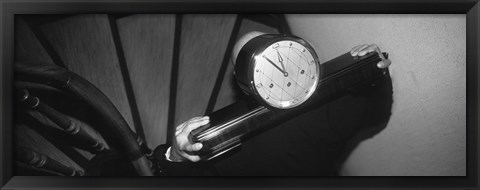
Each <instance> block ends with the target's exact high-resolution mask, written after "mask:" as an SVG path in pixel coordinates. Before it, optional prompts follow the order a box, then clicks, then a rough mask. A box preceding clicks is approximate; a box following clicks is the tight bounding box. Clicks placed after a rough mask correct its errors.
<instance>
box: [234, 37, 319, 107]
mask: <svg viewBox="0 0 480 190" xmlns="http://www.w3.org/2000/svg"><path fill="white" fill-rule="evenodd" d="M321 71H322V70H321V69H320V63H319V61H318V56H317V54H316V53H315V51H314V49H313V47H312V46H311V45H310V44H309V43H308V42H306V41H305V40H303V39H301V38H299V37H296V36H292V35H285V34H262V35H259V36H256V37H254V38H252V39H250V40H249V41H248V42H246V43H245V45H243V47H241V49H240V52H239V53H238V56H237V57H236V60H235V78H236V80H237V83H238V85H239V86H240V88H241V89H242V90H243V91H244V92H245V93H247V94H249V95H251V96H252V97H253V98H255V99H256V100H257V101H258V102H259V103H261V104H263V105H264V106H266V107H268V108H271V109H272V108H273V109H290V108H295V107H298V106H300V105H302V104H303V103H304V102H306V101H307V100H308V99H309V98H310V97H311V96H312V94H313V93H314V92H315V90H316V87H317V85H318V82H319V80H320V79H321Z"/></svg>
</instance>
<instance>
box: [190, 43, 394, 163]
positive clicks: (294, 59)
mask: <svg viewBox="0 0 480 190" xmlns="http://www.w3.org/2000/svg"><path fill="white" fill-rule="evenodd" d="M386 58H387V55H386V54H384V53H381V52H380V50H379V49H378V48H377V49H376V51H375V52H371V53H368V54H366V55H364V56H360V57H353V56H351V55H350V53H349V52H347V53H345V54H343V55H340V56H338V57H336V58H334V59H332V60H330V61H327V62H325V63H323V64H320V62H319V61H318V57H317V54H316V52H315V50H314V49H313V48H312V46H311V45H310V44H309V43H308V42H306V41H305V40H303V39H301V38H299V37H296V36H292V35H284V34H262V35H259V36H256V37H254V38H252V39H250V40H249V41H248V42H246V43H245V45H243V47H241V49H240V51H239V53H238V56H237V58H236V60H235V68H234V75H235V79H236V81H237V84H238V85H239V86H240V88H241V89H242V91H243V92H245V93H246V94H247V95H248V96H249V97H251V98H252V99H253V100H254V101H255V102H258V104H257V106H254V107H253V108H251V109H248V110H242V109H237V108H236V107H238V106H239V104H241V103H238V104H232V105H230V106H227V107H225V108H223V109H221V110H218V111H216V112H213V113H212V114H210V115H209V116H210V121H211V122H210V123H209V124H207V125H205V126H202V127H199V128H197V129H195V130H193V131H192V132H191V133H190V135H189V140H190V141H191V142H192V143H195V142H201V143H202V144H203V147H202V149H201V150H199V151H198V152H197V154H198V155H199V156H200V157H201V159H202V160H210V159H213V158H215V157H217V156H219V155H222V154H223V153H225V152H227V151H229V150H231V149H233V148H235V147H238V146H240V145H241V141H242V140H243V138H244V137H245V136H247V135H250V134H252V133H255V132H258V131H261V130H259V129H263V128H266V127H269V126H272V125H275V124H278V123H279V122H283V121H285V120H287V119H288V118H292V117H294V116H296V115H298V114H300V113H303V112H305V111H306V110H308V109H311V108H314V107H317V106H320V105H322V104H325V103H327V102H329V101H332V100H333V99H335V98H338V97H340V96H342V95H345V94H347V93H349V92H352V91H353V90H355V89H361V88H364V87H366V86H369V85H372V84H374V83H375V81H377V80H378V79H380V78H382V77H383V76H384V75H386V74H387V73H388V69H387V68H378V67H377V63H379V62H380V61H384V62H389V61H390V60H388V59H386ZM239 110H241V111H239Z"/></svg>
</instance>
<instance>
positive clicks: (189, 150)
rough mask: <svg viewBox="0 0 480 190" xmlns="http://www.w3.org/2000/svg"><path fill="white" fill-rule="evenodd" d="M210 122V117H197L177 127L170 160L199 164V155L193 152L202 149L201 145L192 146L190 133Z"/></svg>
mask: <svg viewBox="0 0 480 190" xmlns="http://www.w3.org/2000/svg"><path fill="white" fill-rule="evenodd" d="M209 122H210V118H209V117H208V116H205V117H195V118H192V119H190V120H188V121H186V122H184V123H182V124H180V125H178V126H177V129H176V132H175V140H174V142H173V144H172V147H171V149H170V160H172V161H174V162H182V161H185V160H189V161H192V162H197V161H199V160H200V157H199V156H198V155H195V154H193V152H195V151H198V150H200V149H202V144H201V143H195V144H191V143H190V141H188V135H189V134H190V132H191V131H192V130H194V129H196V128H198V127H200V126H203V125H206V124H208V123H209Z"/></svg>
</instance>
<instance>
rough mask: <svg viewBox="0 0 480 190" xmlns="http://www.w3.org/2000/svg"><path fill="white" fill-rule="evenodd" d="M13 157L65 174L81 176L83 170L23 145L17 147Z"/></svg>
mask: <svg viewBox="0 0 480 190" xmlns="http://www.w3.org/2000/svg"><path fill="white" fill-rule="evenodd" d="M15 159H16V160H17V161H20V162H23V163H26V164H28V165H30V166H32V167H34V168H39V169H44V170H47V171H52V172H55V173H58V174H61V175H65V176H83V175H84V172H83V171H80V170H76V169H75V168H73V167H70V166H66V165H64V164H62V163H60V162H58V161H56V160H54V159H52V158H50V157H48V156H46V155H44V154H42V153H40V152H37V151H34V150H32V149H29V148H25V147H17V149H16V150H15Z"/></svg>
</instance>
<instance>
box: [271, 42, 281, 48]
mask: <svg viewBox="0 0 480 190" xmlns="http://www.w3.org/2000/svg"><path fill="white" fill-rule="evenodd" d="M279 46H280V44H278V43H275V44H273V46H272V48H273V49H277V48H278V47H279Z"/></svg>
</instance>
